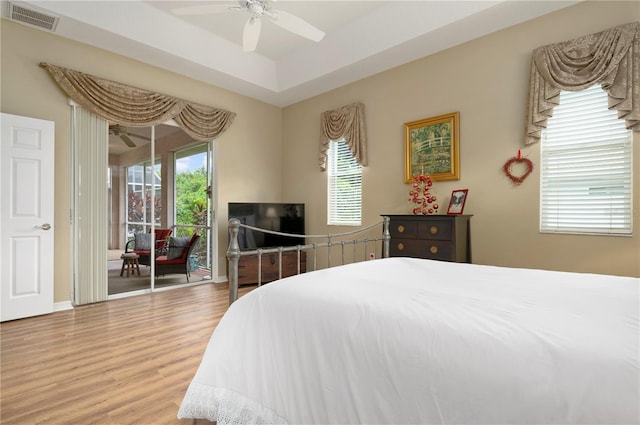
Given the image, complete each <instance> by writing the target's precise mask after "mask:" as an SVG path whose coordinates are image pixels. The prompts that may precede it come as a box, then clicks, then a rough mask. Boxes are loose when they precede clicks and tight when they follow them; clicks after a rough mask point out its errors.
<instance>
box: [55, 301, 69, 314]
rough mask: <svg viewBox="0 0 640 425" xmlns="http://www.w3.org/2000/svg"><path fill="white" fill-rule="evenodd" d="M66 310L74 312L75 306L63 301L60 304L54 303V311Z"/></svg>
mask: <svg viewBox="0 0 640 425" xmlns="http://www.w3.org/2000/svg"><path fill="white" fill-rule="evenodd" d="M64 310H73V304H71V301H62V302H59V303H53V311H54V313H55V312H56V311H64Z"/></svg>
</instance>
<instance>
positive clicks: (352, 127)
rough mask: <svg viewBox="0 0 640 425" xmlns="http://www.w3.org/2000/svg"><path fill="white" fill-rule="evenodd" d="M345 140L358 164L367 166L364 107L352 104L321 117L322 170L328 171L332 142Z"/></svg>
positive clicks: (359, 104) (319, 161)
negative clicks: (330, 144)
mask: <svg viewBox="0 0 640 425" xmlns="http://www.w3.org/2000/svg"><path fill="white" fill-rule="evenodd" d="M343 138H344V140H345V142H346V144H347V146H349V150H350V151H351V153H352V154H353V157H354V158H355V159H356V161H357V162H358V164H360V165H362V166H363V167H366V166H367V134H366V131H365V122H364V105H363V104H362V103H352V104H350V105H346V106H343V107H341V108H338V109H334V110H331V111H325V112H323V113H322V115H321V116H320V156H319V158H318V163H319V165H320V169H321V170H322V171H325V170H326V169H327V151H328V150H329V143H331V141H337V140H341V139H343Z"/></svg>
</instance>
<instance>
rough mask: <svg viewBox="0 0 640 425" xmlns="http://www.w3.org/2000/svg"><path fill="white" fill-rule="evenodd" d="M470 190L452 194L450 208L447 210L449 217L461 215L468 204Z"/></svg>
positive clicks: (455, 191) (457, 191)
mask: <svg viewBox="0 0 640 425" xmlns="http://www.w3.org/2000/svg"><path fill="white" fill-rule="evenodd" d="M468 193H469V189H458V190H454V191H453V192H451V199H450V200H449V208H447V215H461V214H462V211H464V204H465V203H466V202H467V194H468Z"/></svg>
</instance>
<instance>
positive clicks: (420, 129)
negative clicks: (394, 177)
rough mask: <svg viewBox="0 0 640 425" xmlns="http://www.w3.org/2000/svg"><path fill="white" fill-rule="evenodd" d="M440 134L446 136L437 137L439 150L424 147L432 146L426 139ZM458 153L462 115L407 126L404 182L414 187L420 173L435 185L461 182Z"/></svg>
mask: <svg viewBox="0 0 640 425" xmlns="http://www.w3.org/2000/svg"><path fill="white" fill-rule="evenodd" d="M447 132H448V136H446V133H447ZM440 134H445V136H440V137H438V139H440V140H439V143H441V145H440V146H424V145H425V144H429V145H430V144H431V141H430V140H429V139H427V140H424V138H425V137H431V136H432V135H440ZM447 138H448V140H445V141H444V142H443V139H447ZM432 140H435V138H434V139H432ZM442 143H445V145H444V146H443V145H442ZM459 152H460V113H459V112H452V113H449V114H444V115H438V116H436V117H432V118H425V119H421V120H417V121H411V122H407V123H404V182H405V183H411V182H412V181H413V176H415V175H416V174H418V173H422V174H429V175H430V176H431V178H432V179H433V180H434V181H445V180H460V153H459Z"/></svg>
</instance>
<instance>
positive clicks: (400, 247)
mask: <svg viewBox="0 0 640 425" xmlns="http://www.w3.org/2000/svg"><path fill="white" fill-rule="evenodd" d="M403 249H404V244H403V243H402V242H400V243H399V244H398V251H402V250H403Z"/></svg>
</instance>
